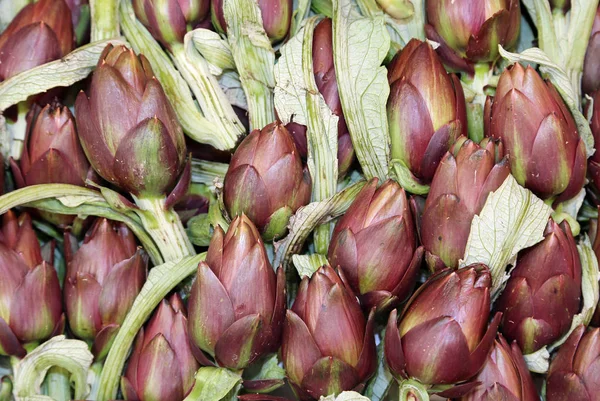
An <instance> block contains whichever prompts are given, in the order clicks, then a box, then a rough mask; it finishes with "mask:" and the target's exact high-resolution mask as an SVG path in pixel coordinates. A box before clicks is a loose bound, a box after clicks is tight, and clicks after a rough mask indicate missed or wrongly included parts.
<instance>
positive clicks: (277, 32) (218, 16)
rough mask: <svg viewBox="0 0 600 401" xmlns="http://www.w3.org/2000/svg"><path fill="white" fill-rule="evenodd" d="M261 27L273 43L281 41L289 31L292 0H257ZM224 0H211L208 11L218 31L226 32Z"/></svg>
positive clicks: (292, 8)
mask: <svg viewBox="0 0 600 401" xmlns="http://www.w3.org/2000/svg"><path fill="white" fill-rule="evenodd" d="M257 3H258V7H259V8H260V14H261V16H262V22H263V28H264V29H265V32H266V34H267V36H268V37H269V39H271V42H272V43H273V44H275V43H278V42H281V41H282V40H283V39H285V38H286V37H287V35H288V33H289V30H290V26H291V24H292V13H293V10H294V7H293V1H292V0H257ZM223 4H225V2H224V0H211V2H210V12H211V19H212V23H213V26H214V27H215V28H216V29H217V31H219V32H220V33H227V23H226V22H225V15H224V14H223Z"/></svg>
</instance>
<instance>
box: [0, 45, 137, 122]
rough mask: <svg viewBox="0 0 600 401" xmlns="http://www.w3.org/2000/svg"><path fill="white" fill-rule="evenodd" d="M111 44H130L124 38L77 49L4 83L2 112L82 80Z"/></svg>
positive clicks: (0, 85) (0, 101) (0, 102)
mask: <svg viewBox="0 0 600 401" xmlns="http://www.w3.org/2000/svg"><path fill="white" fill-rule="evenodd" d="M109 43H112V44H113V45H115V46H116V45H122V44H126V42H125V41H124V40H123V39H111V40H104V41H101V42H95V43H90V44H89V45H85V46H82V47H79V48H77V49H75V50H73V51H72V52H71V53H69V54H67V55H66V56H65V57H63V58H62V59H60V60H56V61H51V62H49V63H46V64H42V65H40V66H38V67H34V68H32V69H30V70H27V71H23V72H22V73H20V74H17V75H14V76H12V77H10V78H8V79H7V80H5V81H4V82H2V83H0V113H1V112H3V111H4V110H6V109H7V108H9V107H10V106H12V105H14V104H17V103H19V102H22V101H24V100H27V98H28V97H29V96H32V95H37V94H38V93H42V92H46V91H47V90H49V89H52V88H56V87H65V86H71V85H73V84H74V83H76V82H79V81H81V80H82V79H84V78H85V77H87V76H88V75H89V74H90V72H92V70H93V69H94V67H96V64H97V63H98V59H99V58H100V54H102V51H103V50H104V48H105V47H106V45H108V44H109Z"/></svg>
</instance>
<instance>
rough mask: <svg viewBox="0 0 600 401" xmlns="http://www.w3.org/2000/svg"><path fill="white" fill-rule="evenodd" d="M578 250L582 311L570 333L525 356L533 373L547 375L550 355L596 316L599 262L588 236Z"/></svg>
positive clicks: (574, 317)
mask: <svg viewBox="0 0 600 401" xmlns="http://www.w3.org/2000/svg"><path fill="white" fill-rule="evenodd" d="M577 250H578V251H579V258H580V260H581V293H582V295H583V305H582V307H581V311H580V312H579V313H578V314H577V315H575V316H573V320H572V321H571V327H570V328H569V331H567V332H566V333H565V334H563V335H562V336H561V337H560V338H559V339H558V340H556V341H555V342H554V343H552V344H550V345H549V346H547V347H543V348H541V349H540V350H538V351H536V352H534V353H532V354H528V355H524V358H525V362H526V363H527V367H528V368H529V370H530V371H532V372H536V373H541V374H544V373H547V372H548V367H549V365H550V353H551V352H553V351H554V350H556V349H557V348H558V347H560V346H561V345H562V344H564V342H565V341H567V338H569V336H570V335H571V333H572V332H573V330H575V329H576V328H577V327H578V326H580V325H582V324H583V325H585V326H587V325H588V324H589V323H590V321H591V320H592V317H593V316H594V311H595V310H596V307H597V305H598V298H599V295H598V291H599V288H598V287H599V286H598V280H599V279H600V274H599V272H598V260H597V259H596V254H595V253H594V250H593V249H592V244H591V243H590V239H589V238H588V236H587V235H584V237H583V239H582V240H581V241H580V243H579V244H578V245H577Z"/></svg>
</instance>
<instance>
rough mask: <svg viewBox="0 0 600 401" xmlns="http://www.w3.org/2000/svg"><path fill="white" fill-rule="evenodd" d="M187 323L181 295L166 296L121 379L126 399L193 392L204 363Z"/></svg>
mask: <svg viewBox="0 0 600 401" xmlns="http://www.w3.org/2000/svg"><path fill="white" fill-rule="evenodd" d="M187 324H188V320H187V314H186V310H185V307H184V305H183V301H182V300H181V298H180V297H179V295H177V294H173V295H172V296H171V297H169V299H163V300H162V302H161V303H160V305H159V306H158V307H157V308H156V310H155V311H154V314H153V315H152V317H151V318H150V320H149V322H148V323H147V324H146V327H144V328H142V329H141V330H140V331H139V333H138V335H137V338H136V340H135V344H134V346H133V352H132V353H131V356H130V357H129V362H128V364H127V369H126V371H125V376H123V377H122V378H121V391H122V392H123V395H124V396H125V399H127V400H142V401H151V400H182V399H183V398H184V397H185V396H186V394H188V393H189V391H190V390H191V389H192V388H193V386H194V382H195V381H194V375H195V373H196V371H197V370H198V369H199V367H200V366H199V364H198V362H197V361H196V360H195V359H194V355H193V353H192V348H191V347H190V343H189V341H190V339H189V335H188V330H187ZM165 378H168V380H166V379H165Z"/></svg>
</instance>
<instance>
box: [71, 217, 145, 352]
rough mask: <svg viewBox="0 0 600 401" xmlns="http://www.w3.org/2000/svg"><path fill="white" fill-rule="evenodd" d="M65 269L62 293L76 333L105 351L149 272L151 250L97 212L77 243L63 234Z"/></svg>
mask: <svg viewBox="0 0 600 401" xmlns="http://www.w3.org/2000/svg"><path fill="white" fill-rule="evenodd" d="M65 244H66V246H65V248H66V249H68V250H69V251H68V252H67V253H66V255H65V256H66V259H67V274H66V279H65V285H64V298H65V306H66V312H67V318H68V320H69V327H70V328H71V331H72V332H73V334H74V335H75V336H76V337H78V338H81V339H83V340H88V341H94V347H93V350H94V353H95V354H96V355H97V356H104V355H105V354H106V353H107V352H108V347H107V344H109V343H112V340H113V338H114V335H115V334H116V331H117V329H118V328H119V326H120V325H121V324H122V323H123V320H124V319H125V316H126V315H127V312H128V311H129V309H130V308H131V306H132V305H133V301H134V300H135V298H136V297H137V295H138V294H139V292H140V290H141V288H142V286H143V284H144V282H145V280H146V275H147V270H148V256H147V255H146V254H145V252H144V251H143V250H142V249H141V248H139V247H137V244H136V241H135V238H134V236H133V233H132V232H131V231H130V230H129V229H128V228H127V227H126V226H125V225H124V224H122V223H116V222H111V221H109V220H107V219H103V218H99V219H97V220H96V221H95V223H94V225H93V226H92V227H91V228H90V230H89V231H88V232H87V233H86V235H85V239H84V241H83V244H82V245H81V247H80V248H79V249H77V250H76V251H73V249H74V248H76V244H73V239H72V238H71V235H70V234H69V233H66V234H65Z"/></svg>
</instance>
